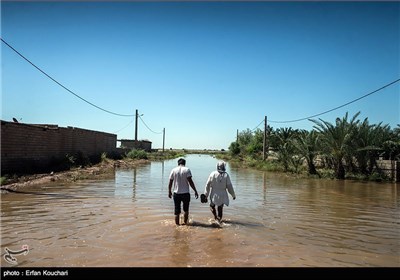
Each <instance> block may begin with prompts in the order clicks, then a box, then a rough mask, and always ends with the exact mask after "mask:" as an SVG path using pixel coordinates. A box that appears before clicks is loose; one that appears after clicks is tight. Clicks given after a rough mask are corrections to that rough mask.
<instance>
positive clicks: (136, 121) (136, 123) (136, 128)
mask: <svg viewBox="0 0 400 280" xmlns="http://www.w3.org/2000/svg"><path fill="white" fill-rule="evenodd" d="M138 117H139V114H138V110H137V109H136V118H135V142H136V141H137V133H138Z"/></svg>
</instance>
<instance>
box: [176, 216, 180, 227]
mask: <svg viewBox="0 0 400 280" xmlns="http://www.w3.org/2000/svg"><path fill="white" fill-rule="evenodd" d="M175 224H176V225H177V226H179V215H175Z"/></svg>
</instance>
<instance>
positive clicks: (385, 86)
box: [269, 79, 400, 123]
mask: <svg viewBox="0 0 400 280" xmlns="http://www.w3.org/2000/svg"><path fill="white" fill-rule="evenodd" d="M398 81H400V79H397V80H395V81H393V82H391V83H388V84H387V85H384V86H383V87H380V88H378V89H376V90H374V91H372V92H370V93H367V94H365V95H363V96H361V97H359V98H356V99H354V100H352V101H350V102H347V103H345V104H343V105H340V106H338V107H335V108H333V109H330V110H327V111H325V112H322V113H319V114H315V115H312V116H309V117H305V118H301V119H296V120H290V121H271V120H270V121H269V122H272V123H292V122H299V121H304V120H308V119H311V118H315V117H318V116H321V115H324V114H326V113H329V112H332V111H335V110H337V109H340V108H343V107H344V106H347V105H349V104H351V103H354V102H356V101H358V100H361V99H363V98H365V97H367V96H369V95H371V94H374V93H376V92H378V91H380V90H382V89H384V88H387V87H388V86H391V85H393V84H395V83H397V82H398Z"/></svg>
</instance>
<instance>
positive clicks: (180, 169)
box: [168, 158, 199, 225]
mask: <svg viewBox="0 0 400 280" xmlns="http://www.w3.org/2000/svg"><path fill="white" fill-rule="evenodd" d="M185 165H186V160H185V159H183V158H180V159H179V160H178V166H177V167H175V168H174V169H172V170H171V174H170V175H169V184H168V197H169V198H172V187H174V188H173V193H174V195H173V197H174V205H175V211H174V213H175V224H176V225H179V215H180V214H181V204H183V212H184V218H183V224H184V225H187V223H188V219H189V204H190V191H189V185H190V187H191V188H192V189H193V190H194V196H195V198H196V199H198V198H199V194H198V193H197V190H196V187H195V185H194V182H193V180H192V172H191V171H190V169H189V168H187V167H186V166H185Z"/></svg>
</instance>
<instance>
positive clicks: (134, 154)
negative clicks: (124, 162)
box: [126, 150, 148, 159]
mask: <svg viewBox="0 0 400 280" xmlns="http://www.w3.org/2000/svg"><path fill="white" fill-rule="evenodd" d="M126 157H127V158H130V159H147V158H148V157H147V153H146V151H144V150H131V151H129V152H128V154H127V155H126Z"/></svg>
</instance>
